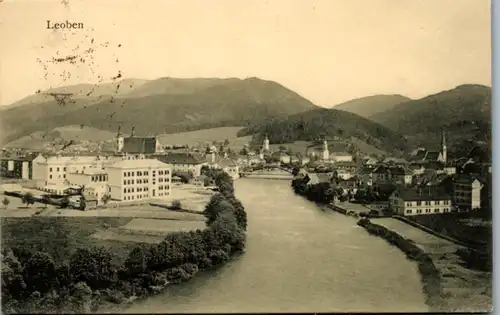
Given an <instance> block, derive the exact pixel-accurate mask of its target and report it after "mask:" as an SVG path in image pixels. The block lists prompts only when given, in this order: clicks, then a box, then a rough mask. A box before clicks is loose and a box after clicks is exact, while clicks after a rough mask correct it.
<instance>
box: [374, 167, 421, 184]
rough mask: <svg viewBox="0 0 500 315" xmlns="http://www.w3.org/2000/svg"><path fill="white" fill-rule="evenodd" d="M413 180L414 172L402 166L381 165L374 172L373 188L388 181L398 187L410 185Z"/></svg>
mask: <svg viewBox="0 0 500 315" xmlns="http://www.w3.org/2000/svg"><path fill="white" fill-rule="evenodd" d="M412 180H413V172H412V171H410V170H408V169H406V168H404V167H402V166H386V165H380V166H378V167H377V168H376V169H375V170H374V171H373V186H375V187H376V186H378V185H379V184H381V183H386V182H388V181H390V182H392V183H394V184H397V185H410V184H411V183H412Z"/></svg>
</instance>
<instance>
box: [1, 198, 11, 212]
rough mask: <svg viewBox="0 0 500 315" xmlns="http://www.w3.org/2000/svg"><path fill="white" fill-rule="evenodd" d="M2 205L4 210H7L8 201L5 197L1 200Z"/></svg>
mask: <svg viewBox="0 0 500 315" xmlns="http://www.w3.org/2000/svg"><path fill="white" fill-rule="evenodd" d="M2 204H3V206H4V208H5V210H7V207H8V206H9V204H10V200H9V199H8V198H7V197H4V198H3V200H2Z"/></svg>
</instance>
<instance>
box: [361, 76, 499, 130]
mask: <svg viewBox="0 0 500 315" xmlns="http://www.w3.org/2000/svg"><path fill="white" fill-rule="evenodd" d="M370 119H371V120H373V121H375V122H378V123H380V124H382V125H384V126H386V127H388V128H391V129H393V130H395V131H398V132H400V133H404V134H407V135H415V134H422V133H429V132H430V133H434V132H440V131H441V130H442V129H447V130H449V131H455V130H456V131H457V132H460V129H461V128H463V127H464V126H465V125H469V124H476V125H488V124H490V123H491V88H490V87H488V86H484V85H472V84H466V85H460V86H457V87H456V88H454V89H451V90H449V91H443V92H440V93H437V94H433V95H429V96H427V97H424V98H422V99H418V100H413V101H409V102H405V103H401V104H399V105H396V106H394V107H393V108H392V109H390V110H387V111H385V112H382V113H378V114H375V115H373V116H371V117H370Z"/></svg>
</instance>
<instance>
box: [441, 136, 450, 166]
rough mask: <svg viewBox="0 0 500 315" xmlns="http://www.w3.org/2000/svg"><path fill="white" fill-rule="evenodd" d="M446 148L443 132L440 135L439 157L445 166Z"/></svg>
mask: <svg viewBox="0 0 500 315" xmlns="http://www.w3.org/2000/svg"><path fill="white" fill-rule="evenodd" d="M447 153H448V152H447V148H446V135H445V132H444V130H443V132H442V134H441V155H442V156H443V163H444V164H445V165H446V161H447V158H448V157H447Z"/></svg>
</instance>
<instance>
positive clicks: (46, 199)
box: [42, 195, 50, 208]
mask: <svg viewBox="0 0 500 315" xmlns="http://www.w3.org/2000/svg"><path fill="white" fill-rule="evenodd" d="M42 203H43V204H44V205H45V208H47V205H48V204H49V203H50V198H49V196H47V195H43V196H42Z"/></svg>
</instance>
